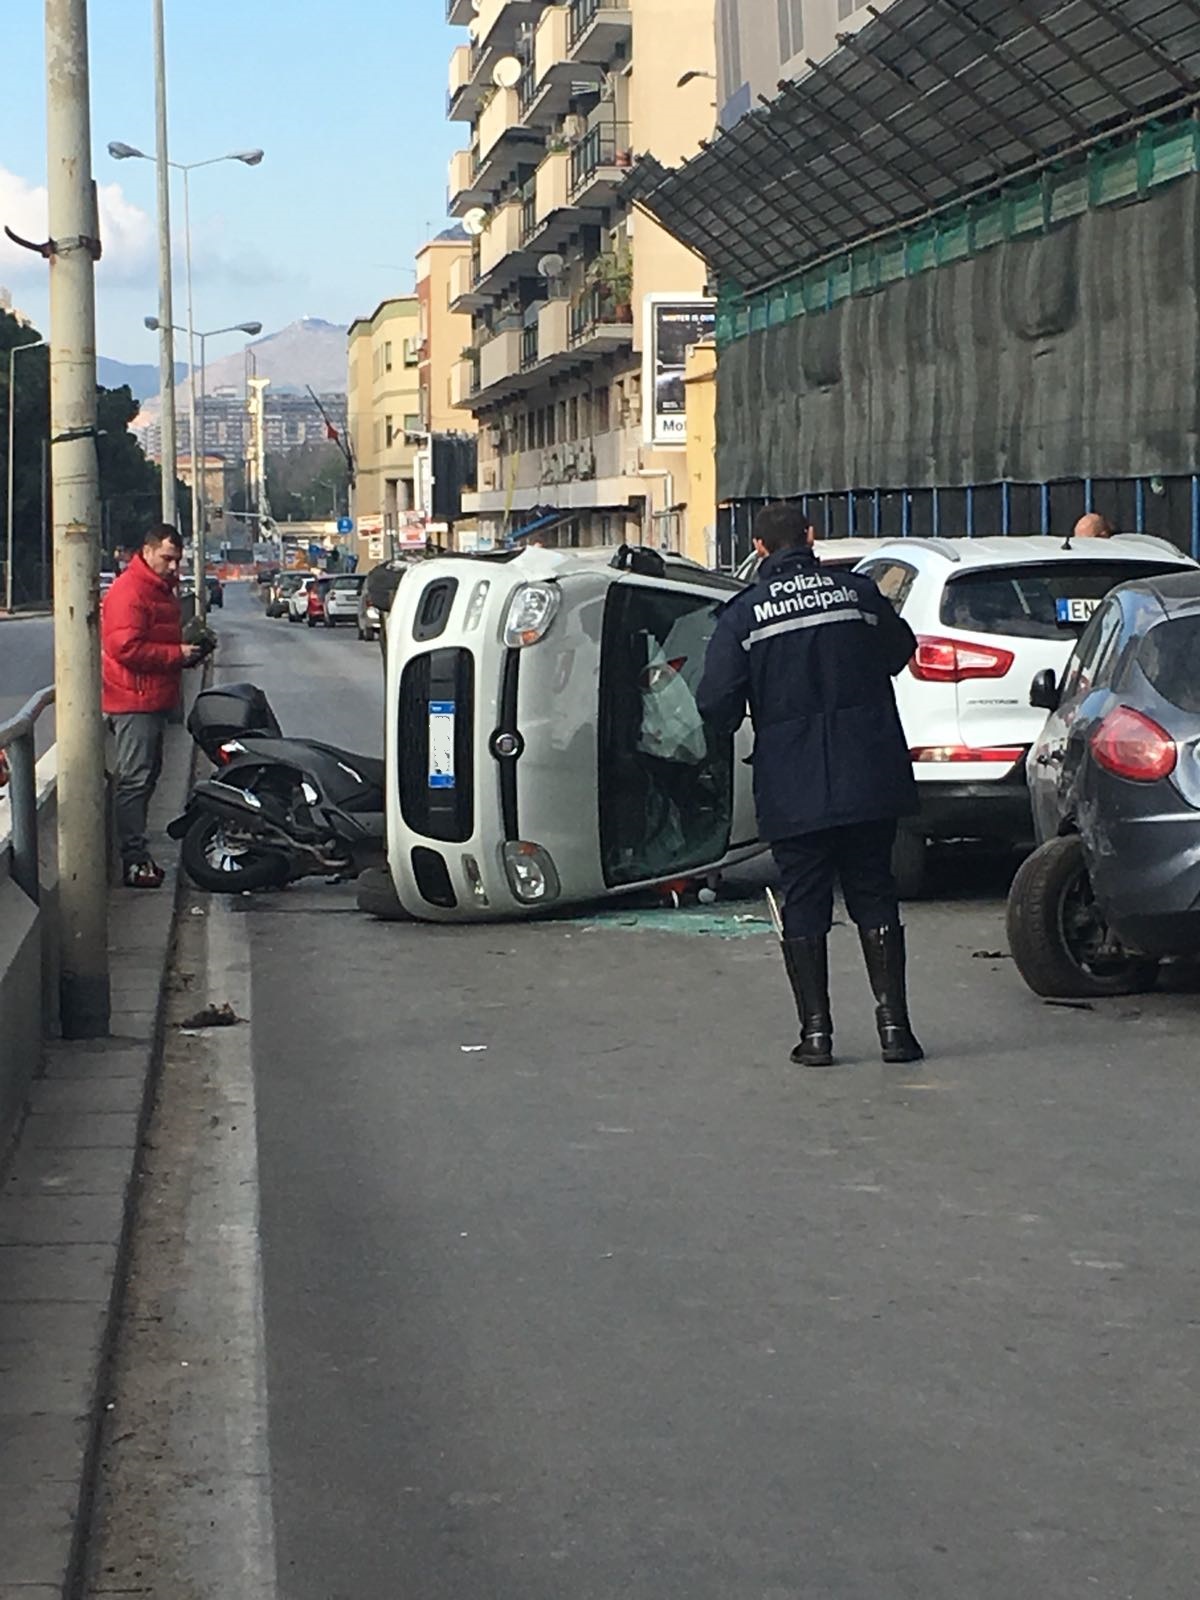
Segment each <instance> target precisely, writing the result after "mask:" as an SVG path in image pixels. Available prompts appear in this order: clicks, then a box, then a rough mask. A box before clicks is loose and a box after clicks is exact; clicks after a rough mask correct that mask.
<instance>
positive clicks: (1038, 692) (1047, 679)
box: [1029, 667, 1062, 711]
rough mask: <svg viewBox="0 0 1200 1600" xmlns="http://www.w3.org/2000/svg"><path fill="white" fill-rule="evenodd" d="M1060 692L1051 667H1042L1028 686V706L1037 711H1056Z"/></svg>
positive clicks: (1060, 695)
mask: <svg viewBox="0 0 1200 1600" xmlns="http://www.w3.org/2000/svg"><path fill="white" fill-rule="evenodd" d="M1061 701H1062V692H1061V690H1060V689H1059V686H1058V679H1057V678H1056V677H1055V676H1054V668H1053V667H1043V668H1042V670H1041V672H1039V673H1038V674H1037V675H1036V677H1035V678H1034V680H1033V682H1032V683H1031V684H1030V686H1029V704H1030V705H1031V706H1034V707H1036V709H1037V710H1039V711H1057V710H1058V708H1059V704H1060V703H1061Z"/></svg>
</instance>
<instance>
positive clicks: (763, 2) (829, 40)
mask: <svg viewBox="0 0 1200 1600" xmlns="http://www.w3.org/2000/svg"><path fill="white" fill-rule="evenodd" d="M891 3H892V0H874V9H875V10H876V11H883V10H886V8H887V7H888V6H889V5H891ZM870 19H871V10H870V8H869V6H868V5H867V3H866V0H717V104H718V106H719V107H720V112H721V118H720V120H721V126H722V127H723V128H728V127H731V126H732V125H733V124H734V123H735V122H736V121H737V120H738V118H739V117H740V116H743V115H744V114H745V113H746V112H747V111H749V110H750V109H751V107H752V106H753V105H754V104H755V103H756V102H757V100H758V97H759V95H766V96H768V97H769V96H771V95H773V94H774V93H775V87H776V85H777V84H778V82H779V80H780V78H795V77H799V76H801V75H802V74H803V73H804V72H805V71H806V70H807V67H808V62H809V61H823V60H824V59H825V57H826V56H829V55H832V54H833V52H834V50H836V49H837V45H838V36H839V35H840V34H847V33H852V32H853V31H854V30H855V29H857V28H860V27H862V25H863V24H864V23H866V22H869V21H870Z"/></svg>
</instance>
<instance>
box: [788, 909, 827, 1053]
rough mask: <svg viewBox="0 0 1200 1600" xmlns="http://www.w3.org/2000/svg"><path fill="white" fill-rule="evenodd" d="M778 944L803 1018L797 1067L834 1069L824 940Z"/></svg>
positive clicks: (800, 1015) (795, 940)
mask: <svg viewBox="0 0 1200 1600" xmlns="http://www.w3.org/2000/svg"><path fill="white" fill-rule="evenodd" d="M779 943H780V948H781V949H782V951H783V964H784V966H785V967H786V968H787V975H788V980H789V981H790V983H791V985H792V993H793V994H794V995H795V997H796V1011H797V1014H798V1015H799V1017H800V1043H799V1044H798V1045H797V1046H796V1048H795V1049H794V1050H793V1051H792V1060H793V1061H794V1062H795V1063H796V1065H797V1066H798V1067H831V1066H832V1065H833V1016H832V1013H831V1011H830V1009H829V953H828V951H827V949H826V945H825V937H824V935H821V937H819V938H816V939H781V940H780V941H779Z"/></svg>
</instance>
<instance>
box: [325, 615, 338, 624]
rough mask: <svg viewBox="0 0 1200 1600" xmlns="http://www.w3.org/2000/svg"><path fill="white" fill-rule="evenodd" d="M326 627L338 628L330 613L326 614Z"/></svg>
mask: <svg viewBox="0 0 1200 1600" xmlns="http://www.w3.org/2000/svg"><path fill="white" fill-rule="evenodd" d="M325 626H326V627H327V628H336V627H337V623H336V622H335V621H334V620H333V618H332V617H331V616H330V615H329V613H328V612H326V613H325Z"/></svg>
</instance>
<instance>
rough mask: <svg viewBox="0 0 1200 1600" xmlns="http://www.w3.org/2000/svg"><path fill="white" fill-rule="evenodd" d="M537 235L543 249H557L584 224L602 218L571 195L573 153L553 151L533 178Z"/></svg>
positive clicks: (538, 243)
mask: <svg viewBox="0 0 1200 1600" xmlns="http://www.w3.org/2000/svg"><path fill="white" fill-rule="evenodd" d="M534 183H535V192H536V207H535V211H536V219H535V220H536V226H537V232H536V238H537V246H538V249H539V250H541V251H543V252H544V251H547V250H558V249H560V248H561V247H562V246H564V245H565V244H567V243H568V241H569V240H570V239H571V238H572V236H573V235H574V234H575V233H576V232H577V231H578V229H579V228H581V227H582V226H583V225H584V224H585V223H588V222H592V223H595V222H598V221H599V220H600V219H599V217H598V216H597V215H595V214H594V213H593V212H590V211H588V210H587V208H586V207H585V206H581V205H578V204H576V202H575V201H574V200H572V198H571V152H570V151H569V150H551V151H550V152H549V154H548V155H547V156H546V158H545V160H544V161H543V162H542V164H541V165H540V166H539V167H538V169H537V173H536V175H535V178H534Z"/></svg>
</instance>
